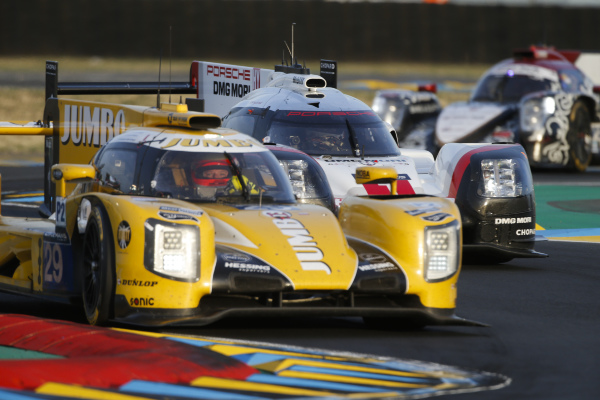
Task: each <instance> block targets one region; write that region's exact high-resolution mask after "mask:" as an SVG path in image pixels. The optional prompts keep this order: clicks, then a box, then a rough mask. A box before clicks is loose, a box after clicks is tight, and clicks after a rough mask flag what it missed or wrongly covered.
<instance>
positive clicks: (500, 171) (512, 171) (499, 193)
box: [479, 158, 523, 197]
mask: <svg viewBox="0 0 600 400" xmlns="http://www.w3.org/2000/svg"><path fill="white" fill-rule="evenodd" d="M516 165H517V163H516V162H515V161H514V160H512V159H510V158H508V159H486V160H481V176H482V180H481V184H482V187H481V188H480V190H479V192H480V193H479V194H481V195H482V196H485V197H517V196H521V195H522V193H523V185H522V183H521V182H518V181H517V174H516V168H515V166H516Z"/></svg>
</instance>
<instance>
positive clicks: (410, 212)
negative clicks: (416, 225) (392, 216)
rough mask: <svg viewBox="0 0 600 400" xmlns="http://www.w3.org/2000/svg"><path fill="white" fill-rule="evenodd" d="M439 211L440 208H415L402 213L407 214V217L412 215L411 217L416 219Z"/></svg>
mask: <svg viewBox="0 0 600 400" xmlns="http://www.w3.org/2000/svg"><path fill="white" fill-rule="evenodd" d="M439 210H440V207H439V206H435V207H426V208H416V209H414V210H406V211H404V212H405V213H407V214H408V215H412V216H413V217H416V216H417V215H421V214H427V213H430V212H435V211H439Z"/></svg>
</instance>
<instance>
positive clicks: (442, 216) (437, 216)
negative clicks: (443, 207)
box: [421, 212, 452, 222]
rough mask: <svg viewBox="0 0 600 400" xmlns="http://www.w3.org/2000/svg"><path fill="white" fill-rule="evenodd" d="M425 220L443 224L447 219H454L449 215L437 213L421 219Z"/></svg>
mask: <svg viewBox="0 0 600 400" xmlns="http://www.w3.org/2000/svg"><path fill="white" fill-rule="evenodd" d="M421 218H422V219H423V220H425V221H429V222H441V221H443V220H445V219H446V218H452V215H451V214H448V213H444V212H441V213H436V214H432V215H427V216H425V217H421Z"/></svg>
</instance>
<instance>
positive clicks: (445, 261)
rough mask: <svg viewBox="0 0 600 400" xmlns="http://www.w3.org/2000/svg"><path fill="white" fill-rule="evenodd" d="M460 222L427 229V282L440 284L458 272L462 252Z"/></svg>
mask: <svg viewBox="0 0 600 400" xmlns="http://www.w3.org/2000/svg"><path fill="white" fill-rule="evenodd" d="M459 227H460V225H459V224H458V221H453V222H451V223H449V224H445V225H440V226H428V227H426V228H425V280H426V281H427V282H439V281H443V280H445V279H448V278H450V277H451V276H452V275H454V273H456V271H457V270H458V263H459V258H460V257H459V252H460V229H459Z"/></svg>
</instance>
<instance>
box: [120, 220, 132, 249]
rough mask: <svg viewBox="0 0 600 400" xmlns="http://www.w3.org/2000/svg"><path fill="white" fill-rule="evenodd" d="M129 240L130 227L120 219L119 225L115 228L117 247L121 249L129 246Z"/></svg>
mask: <svg viewBox="0 0 600 400" xmlns="http://www.w3.org/2000/svg"><path fill="white" fill-rule="evenodd" d="M130 240H131V227H130V226H129V223H127V221H121V223H120V224H119V227H118V228H117V241H118V243H119V247H120V248H122V249H126V248H127V246H129V241H130Z"/></svg>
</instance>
